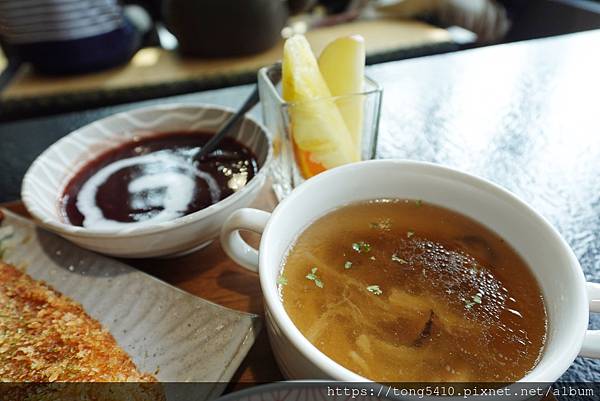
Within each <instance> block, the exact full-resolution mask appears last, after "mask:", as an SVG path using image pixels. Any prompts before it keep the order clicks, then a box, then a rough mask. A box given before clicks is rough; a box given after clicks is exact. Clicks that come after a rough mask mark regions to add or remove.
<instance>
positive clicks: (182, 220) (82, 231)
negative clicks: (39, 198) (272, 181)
mask: <svg viewBox="0 0 600 401" xmlns="http://www.w3.org/2000/svg"><path fill="white" fill-rule="evenodd" d="M182 108H193V109H213V110H220V111H224V112H226V113H229V114H234V113H235V112H236V111H237V110H236V109H234V108H232V107H228V106H222V105H218V104H210V103H200V102H198V103H191V102H190V103H183V102H178V103H170V104H159V105H151V106H145V107H139V108H134V109H131V110H126V111H122V112H119V113H114V114H110V115H108V116H106V117H103V118H100V119H97V120H94V121H91V122H89V123H87V124H85V125H83V126H81V127H79V128H77V129H75V130H73V131H71V132H69V133H68V134H66V135H65V136H63V137H62V138H60V139H59V140H57V141H56V142H54V143H53V144H52V145H50V146H49V147H48V148H46V149H45V150H44V151H43V152H42V153H41V154H40V155H38V157H36V158H35V160H34V161H33V162H32V163H31V165H30V166H29V168H28V169H27V172H26V173H25V175H24V176H23V181H22V184H21V200H22V202H23V204H24V205H25V208H26V209H27V211H28V212H29V214H30V215H31V216H32V217H33V218H34V220H35V221H36V222H37V223H39V224H40V225H41V226H43V227H45V228H48V229H49V230H51V231H54V232H58V233H60V234H65V235H74V236H77V237H86V238H130V237H137V236H142V235H147V234H154V233H158V232H164V231H168V230H172V229H175V228H177V227H180V226H185V225H189V224H191V223H194V222H196V221H198V220H201V219H203V218H206V217H208V216H210V215H212V214H214V213H216V212H218V211H219V210H222V209H225V208H227V207H228V206H231V204H233V203H234V202H236V201H237V200H238V198H240V197H242V196H243V195H244V194H245V193H247V192H249V191H250V190H251V189H252V188H254V187H255V186H256V185H259V183H260V182H264V179H265V178H266V175H267V174H268V171H269V169H270V167H271V164H272V161H273V146H272V141H271V138H270V136H269V130H268V129H267V128H266V127H265V125H264V124H262V123H261V122H260V121H257V120H256V119H255V118H254V117H252V116H250V115H248V114H246V115H245V116H244V118H243V120H248V121H250V122H251V123H253V124H254V125H256V126H257V127H258V128H259V132H261V133H262V135H263V136H264V137H265V139H266V141H267V146H268V149H267V155H266V157H265V160H264V162H263V164H262V166H261V167H260V168H259V169H258V171H257V173H256V174H255V175H254V177H252V179H251V180H250V181H248V183H247V184H246V185H245V186H244V187H243V188H242V189H241V190H239V191H237V192H234V193H233V194H231V195H229V196H228V197H226V198H225V199H222V200H220V201H218V202H217V203H213V204H212V205H210V206H208V207H205V208H204V209H200V210H198V211H196V212H193V213H190V214H187V215H184V216H181V217H178V218H176V219H173V220H168V221H164V222H160V223H155V224H149V225H147V226H141V227H135V228H131V229H126V230H121V231H119V230H110V229H109V230H106V229H93V228H86V227H82V226H75V225H72V224H69V223H66V222H62V221H60V220H58V218H57V219H53V220H50V219H46V218H43V217H42V216H40V215H39V214H38V213H37V210H36V209H37V207H32V205H31V203H32V201H31V198H35V197H36V195H35V193H34V191H33V190H32V188H33V185H34V183H33V181H32V180H33V178H32V177H33V175H34V174H35V173H36V171H37V170H38V169H39V168H40V163H41V162H42V160H43V159H44V158H46V157H48V154H49V153H50V152H51V151H52V150H53V149H54V148H55V147H58V146H62V145H64V144H65V143H66V142H67V141H68V140H69V138H71V137H72V136H74V135H77V134H79V133H81V132H82V131H84V130H86V129H89V128H90V127H91V126H92V125H94V124H96V123H98V122H102V121H108V120H111V119H115V118H119V117H122V116H124V115H131V114H135V113H143V112H148V111H158V112H173V111H175V110H177V109H182ZM243 120H242V121H243ZM156 133H157V134H160V133H165V134H168V133H169V131H164V132H162V131H161V132H156ZM109 149H111V147H110V146H109V147H107V148H106V149H104V150H102V151H101V152H100V153H99V154H101V153H102V152H104V151H107V150H109ZM90 160H91V159H90ZM58 196H60V194H57V197H56V201H58Z"/></svg>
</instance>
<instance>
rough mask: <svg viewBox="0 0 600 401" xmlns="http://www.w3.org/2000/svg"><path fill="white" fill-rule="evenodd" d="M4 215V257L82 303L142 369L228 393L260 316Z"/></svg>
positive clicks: (205, 393) (204, 395)
mask: <svg viewBox="0 0 600 401" xmlns="http://www.w3.org/2000/svg"><path fill="white" fill-rule="evenodd" d="M2 213H4V215H5V218H4V220H3V221H2V222H0V246H1V249H2V250H3V254H4V255H3V259H4V260H5V261H7V262H9V263H11V264H13V265H15V266H19V267H22V268H24V270H25V271H26V272H27V273H28V274H29V275H30V276H32V277H33V278H34V279H37V280H44V281H46V282H47V283H48V284H50V285H51V286H52V287H54V288H55V289H56V290H58V291H60V292H61V293H63V294H65V295H67V296H69V297H71V298H72V299H74V300H75V301H77V302H80V303H81V304H82V305H83V307H84V308H85V310H86V311H87V312H88V314H89V315H90V316H92V317H93V318H95V319H97V320H98V321H99V322H100V323H102V325H103V326H104V327H105V328H106V329H108V330H109V331H110V332H111V333H112V335H113V336H114V337H115V339H116V340H117V343H118V344H119V345H120V346H121V347H122V348H123V349H124V350H125V351H126V352H127V353H128V354H129V355H130V356H131V358H132V359H133V361H134V362H135V364H136V365H137V367H138V368H139V369H140V370H141V371H143V372H149V373H155V372H157V373H156V377H157V378H158V379H159V380H160V381H161V382H205V384H204V385H202V386H200V387H197V388H196V391H195V394H194V397H193V398H194V399H195V400H204V399H209V398H212V397H215V396H217V395H219V394H220V393H221V392H222V391H223V389H224V388H225V384H226V383H227V381H229V379H230V378H231V376H232V375H233V373H234V372H235V370H236V369H237V367H238V366H239V364H240V363H241V361H242V359H243V358H244V356H245V355H246V353H247V352H248V350H249V348H250V347H251V345H252V344H253V342H254V339H255V337H256V335H257V334H258V331H259V329H260V322H259V319H258V317H257V316H255V315H249V314H245V313H241V312H236V311H233V310H230V309H226V308H224V307H222V306H219V305H215V304H213V303H211V302H208V301H205V300H203V299H201V298H198V297H196V296H193V295H191V294H188V293H185V292H183V291H181V290H179V289H177V288H175V287H173V286H171V285H169V284H166V283H164V282H162V281H160V280H158V279H156V278H154V277H152V276H149V275H147V274H145V273H142V272H140V271H139V270H136V269H134V268H132V267H130V266H127V265H125V264H123V263H120V262H117V261H115V260H113V259H110V258H107V257H104V256H101V255H98V254H95V253H93V252H89V251H86V250H83V249H81V248H78V247H77V246H75V245H73V244H71V243H69V242H67V241H66V240H64V239H62V238H60V237H58V236H56V235H54V234H51V233H49V232H47V231H44V230H42V229H39V228H37V227H36V226H35V225H34V224H33V223H32V222H31V221H29V220H26V219H23V218H21V217H18V216H16V215H14V214H12V213H10V212H7V211H6V210H2Z"/></svg>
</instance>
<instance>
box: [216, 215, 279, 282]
mask: <svg viewBox="0 0 600 401" xmlns="http://www.w3.org/2000/svg"><path fill="white" fill-rule="evenodd" d="M270 217H271V213H267V212H264V211H262V210H257V209H249V208H244V209H239V210H236V211H235V212H233V213H232V214H231V215H230V216H229V217H228V218H227V220H225V224H223V228H221V246H222V247H223V249H224V250H225V253H226V254H227V255H229V257H230V258H231V259H233V260H234V261H235V262H236V263H237V264H239V265H241V266H243V267H245V268H246V269H248V270H250V271H253V272H258V251H257V250H256V249H254V248H253V247H251V246H250V245H248V243H246V241H244V240H243V239H242V236H241V235H240V230H248V231H252V232H255V233H257V234H262V232H263V230H264V229H265V226H266V225H267V222H268V221H269V218H270Z"/></svg>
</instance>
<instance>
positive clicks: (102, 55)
mask: <svg viewBox="0 0 600 401" xmlns="http://www.w3.org/2000/svg"><path fill="white" fill-rule="evenodd" d="M123 21H124V23H123V24H122V26H121V27H119V28H117V29H115V30H113V31H110V32H107V33H103V34H99V35H96V36H90V37H85V38H81V39H73V40H61V41H49V42H37V43H26V44H18V45H12V46H11V53H12V54H13V55H14V56H16V57H18V58H19V59H20V60H21V61H25V62H29V63H31V64H33V66H34V68H35V69H36V70H37V71H39V72H41V73H44V74H52V75H66V74H83V73H88V72H93V71H98V70H103V69H106V68H111V67H115V66H118V65H121V64H124V63H126V62H128V61H129V60H130V59H131V57H132V56H133V55H134V54H135V52H136V51H137V50H138V48H139V47H140V44H141V33H140V32H138V31H137V30H136V28H135V27H134V26H133V24H132V23H131V22H130V21H129V20H128V19H127V18H126V17H125V18H123Z"/></svg>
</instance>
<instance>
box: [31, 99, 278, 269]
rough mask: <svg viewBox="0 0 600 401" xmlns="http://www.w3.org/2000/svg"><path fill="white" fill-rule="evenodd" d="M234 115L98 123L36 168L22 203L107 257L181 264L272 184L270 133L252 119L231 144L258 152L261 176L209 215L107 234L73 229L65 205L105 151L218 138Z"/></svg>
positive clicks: (160, 110)
mask: <svg viewBox="0 0 600 401" xmlns="http://www.w3.org/2000/svg"><path fill="white" fill-rule="evenodd" d="M232 113H233V111H232V110H230V109H227V108H223V107H218V106H212V105H197V104H173V105H162V106H152V107H147V108H142V109H137V110H133V111H127V112H124V113H119V114H115V115H113V116H110V117H107V118H104V119H102V120H98V121H96V122H93V123H91V124H89V125H86V126H84V127H82V128H79V129H78V130H76V131H73V132H72V133H70V134H69V135H67V136H65V137H64V138H62V139H60V140H59V141H57V142H56V143H54V144H53V145H52V146H50V147H49V148H48V149H47V150H46V151H44V153H42V154H41V155H40V156H39V157H38V158H37V159H36V160H35V161H34V162H33V164H32V165H31V167H29V170H28V171H27V173H26V174H25V178H24V179H23V186H22V189H21V197H22V199H23V202H24V203H25V206H26V207H27V210H28V211H29V213H30V214H31V215H32V216H33V217H34V219H35V220H36V221H38V222H39V224H40V225H42V226H43V227H45V228H47V229H48V230H50V231H53V232H55V233H57V234H59V235H61V236H62V237H64V238H66V239H68V240H69V241H72V242H74V243H75V244H77V245H79V246H81V247H83V248H87V249H90V250H93V251H97V252H100V253H105V254H108V255H113V256H119V257H132V258H145V257H156V256H174V255H178V254H182V253H186V252H190V251H192V250H194V249H197V248H199V247H202V246H204V245H206V244H208V243H210V241H212V240H213V239H214V238H216V237H217V236H218V234H219V230H220V228H221V225H222V224H223V221H224V220H225V219H226V218H227V216H229V215H230V214H231V213H232V212H233V211H235V210H236V209H239V208H241V207H245V206H248V205H249V204H250V203H251V202H252V201H253V200H254V199H255V198H256V196H257V195H258V193H259V192H260V190H261V188H262V187H263V184H264V182H265V179H266V175H267V172H266V171H267V168H268V164H269V163H270V160H271V143H270V140H269V138H268V136H267V133H266V130H265V128H264V127H263V126H262V125H261V124H259V123H257V122H256V121H254V120H253V119H251V118H248V117H246V118H245V119H244V120H243V121H242V122H241V125H240V129H239V130H238V131H236V132H235V133H234V134H233V135H232V136H233V137H234V138H235V139H237V140H238V141H239V142H241V143H242V144H244V145H246V146H247V147H249V148H250V149H251V150H252V151H253V152H254V154H255V155H256V157H257V159H258V165H259V171H258V173H257V174H256V175H255V176H254V178H252V179H251V180H250V181H249V182H248V184H247V185H246V186H245V187H244V188H242V189H241V190H239V191H237V192H236V193H234V194H232V195H230V196H228V197H227V198H225V199H223V200H221V201H220V202H218V203H215V204H214V205H211V206H209V207H207V208H205V209H202V210H199V211H197V212H195V213H191V214H189V215H187V216H183V217H180V218H178V219H175V220H172V221H167V222H163V223H156V224H151V225H147V226H143V227H134V228H123V229H115V230H111V231H106V230H95V229H92V228H85V227H78V226H74V225H72V224H69V223H68V222H66V221H65V219H64V217H63V216H62V215H61V212H60V207H59V200H60V197H61V196H62V194H63V191H64V188H65V186H66V184H67V183H68V182H69V180H70V179H71V178H72V177H73V176H74V174H76V173H77V172H78V171H79V170H80V169H81V168H82V167H83V166H85V165H86V164H87V163H88V162H89V161H90V160H92V159H94V158H96V157H97V156H99V155H100V154H102V153H104V152H105V151H106V150H108V149H111V148H114V147H116V146H119V145H120V144H123V143H126V142H129V141H131V140H133V138H134V137H136V138H143V137H149V136H153V135H155V134H157V133H168V132H176V131H180V132H181V131H192V130H201V131H216V130H217V129H218V128H220V127H221V126H222V125H223V123H224V122H225V121H226V120H227V119H228V117H230V116H231V115H232Z"/></svg>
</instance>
